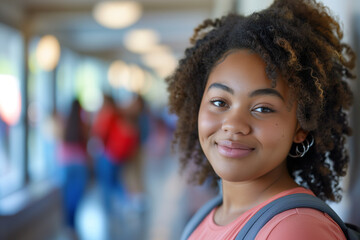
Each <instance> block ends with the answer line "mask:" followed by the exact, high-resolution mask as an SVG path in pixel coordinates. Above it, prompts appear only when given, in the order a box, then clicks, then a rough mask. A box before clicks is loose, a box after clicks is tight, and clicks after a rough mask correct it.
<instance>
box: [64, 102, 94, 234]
mask: <svg viewBox="0 0 360 240" xmlns="http://www.w3.org/2000/svg"><path fill="white" fill-rule="evenodd" d="M82 114H83V109H82V107H81V106H80V103H79V101H78V100H76V99H75V100H73V102H72V104H71V109H70V113H69V116H68V118H67V119H66V122H65V125H64V128H63V136H62V139H61V142H60V144H59V149H58V160H59V164H60V166H61V167H62V193H63V204H64V206H63V207H64V211H65V223H66V226H67V227H68V228H69V230H72V231H73V233H74V234H76V233H75V232H76V231H75V230H76V223H75V220H76V214H77V211H78V207H79V204H80V201H81V199H82V198H83V196H84V193H85V189H86V185H87V179H88V166H87V164H88V156H87V152H86V143H87V125H86V123H85V122H84V120H83V118H82Z"/></svg>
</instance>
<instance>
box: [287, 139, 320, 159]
mask: <svg viewBox="0 0 360 240" xmlns="http://www.w3.org/2000/svg"><path fill="white" fill-rule="evenodd" d="M310 136H311V141H310V142H309V140H308V139H305V141H306V142H305V141H303V142H302V143H301V145H297V146H296V148H295V154H291V153H290V152H289V154H288V155H289V156H290V157H292V158H301V157H303V156H304V155H305V154H306V153H307V152H308V151H309V149H310V147H311V146H312V145H314V141H315V140H314V137H313V136H312V135H310ZM299 146H301V147H302V149H301V150H299Z"/></svg>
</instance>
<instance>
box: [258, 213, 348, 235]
mask: <svg viewBox="0 0 360 240" xmlns="http://www.w3.org/2000/svg"><path fill="white" fill-rule="evenodd" d="M256 239H258V240H260V239H261V240H263V239H268V240H271V239H277V240H279V239H280V240H281V239H293V240H300V239H301V240H302V239H317V240H322V239H324V240H325V239H326V240H331V239H336V240H339V239H340V240H341V239H346V237H345V235H344V234H343V231H342V230H341V228H340V227H339V225H337V224H336V222H334V220H333V219H332V218H331V217H330V216H328V215H327V214H326V213H323V212H320V211H318V210H315V209H310V208H295V209H291V210H288V211H285V212H282V213H280V214H278V215H276V216H275V217H274V218H272V219H271V220H270V221H269V222H268V223H267V224H266V225H265V226H264V227H263V228H262V229H261V230H260V232H259V234H258V235H257V237H256Z"/></svg>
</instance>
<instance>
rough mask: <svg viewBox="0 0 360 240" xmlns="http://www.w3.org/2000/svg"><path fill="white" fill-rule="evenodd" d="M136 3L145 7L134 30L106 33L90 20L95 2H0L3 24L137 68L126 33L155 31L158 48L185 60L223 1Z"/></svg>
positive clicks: (51, 0) (149, 1) (32, 0)
mask: <svg viewBox="0 0 360 240" xmlns="http://www.w3.org/2000/svg"><path fill="white" fill-rule="evenodd" d="M216 1H218V2H216ZM138 2H140V3H142V5H143V16H142V17H141V19H140V20H139V21H138V22H136V23H135V24H134V25H132V26H130V27H128V28H125V29H120V30H112V29H106V28H104V27H102V26H100V25H99V24H98V23H97V22H95V20H94V18H93V17H92V8H93V6H94V4H95V3H97V1H95V0H11V1H10V0H0V22H4V23H6V24H9V25H12V26H14V27H16V28H19V29H28V31H29V32H30V33H31V34H32V35H39V36H41V35H45V34H53V35H55V36H56V37H57V38H58V39H59V41H60V43H61V44H62V45H64V46H67V47H69V48H71V49H73V50H75V51H77V52H80V53H85V54H90V55H94V56H98V57H102V58H106V59H110V60H114V59H125V60H126V61H131V62H137V61H138V58H139V56H137V55H136V54H132V53H130V52H128V51H127V50H126V49H125V48H124V47H123V39H124V35H125V33H126V32H127V31H129V30H130V29H134V28H151V29H154V30H155V31H157V32H158V33H159V34H160V39H161V40H160V43H161V44H165V45H168V46H169V47H170V48H171V49H172V51H173V52H174V54H175V55H176V56H181V55H182V53H183V52H184V49H185V48H186V47H187V46H188V44H189V38H190V36H191V35H192V32H193V29H194V28H195V27H196V26H197V25H198V24H200V23H201V22H202V21H203V20H204V19H205V18H209V17H212V16H213V14H214V8H215V7H214V6H215V4H216V3H217V4H219V0H140V1H138ZM145 41H146V39H145Z"/></svg>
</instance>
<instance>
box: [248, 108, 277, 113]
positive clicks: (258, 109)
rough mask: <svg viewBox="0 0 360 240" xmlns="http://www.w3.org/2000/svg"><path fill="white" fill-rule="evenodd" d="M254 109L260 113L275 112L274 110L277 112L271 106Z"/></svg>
mask: <svg viewBox="0 0 360 240" xmlns="http://www.w3.org/2000/svg"><path fill="white" fill-rule="evenodd" d="M253 111H255V112H259V113H273V112H275V111H274V110H272V109H271V108H268V107H257V108H255V109H254V110H253Z"/></svg>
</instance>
